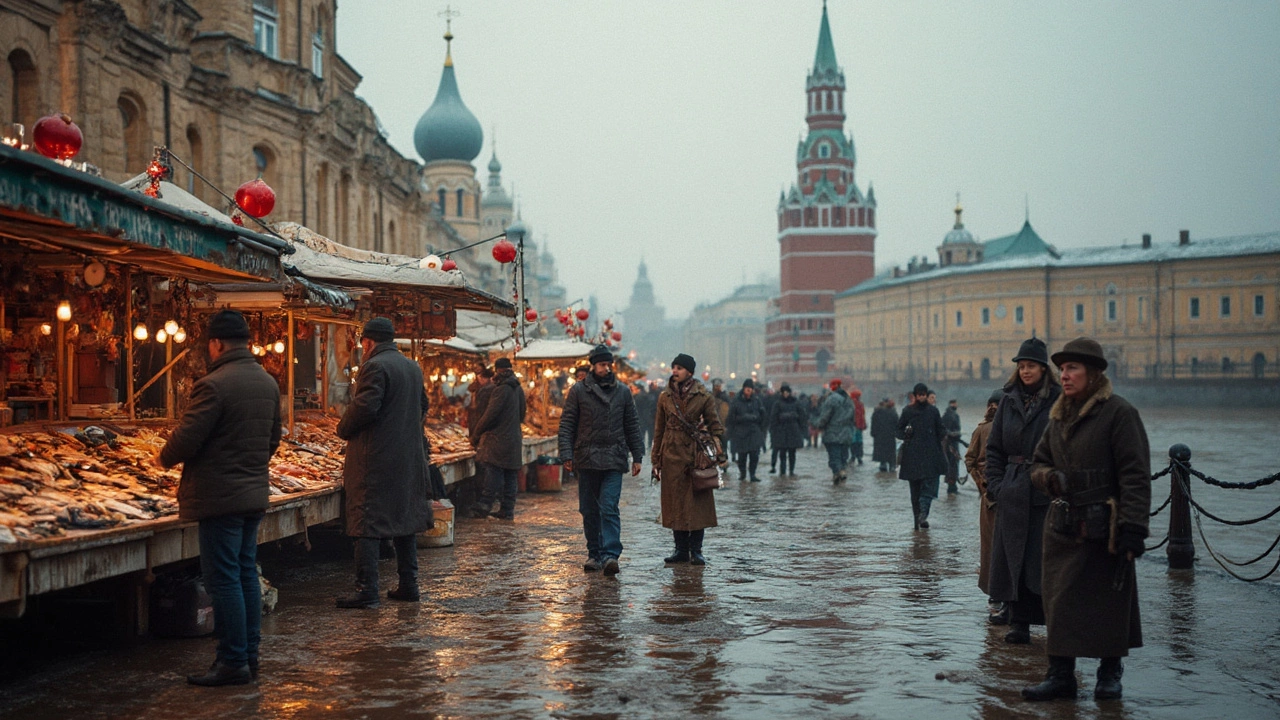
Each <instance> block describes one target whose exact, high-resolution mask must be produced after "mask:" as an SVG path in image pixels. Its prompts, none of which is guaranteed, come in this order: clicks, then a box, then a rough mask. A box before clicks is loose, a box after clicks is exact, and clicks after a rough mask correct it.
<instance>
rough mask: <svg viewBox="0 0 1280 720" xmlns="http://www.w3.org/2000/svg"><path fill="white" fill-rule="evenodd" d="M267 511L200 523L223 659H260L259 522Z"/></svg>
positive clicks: (237, 662)
mask: <svg viewBox="0 0 1280 720" xmlns="http://www.w3.org/2000/svg"><path fill="white" fill-rule="evenodd" d="M262 515H263V513H260V512H259V513H249V514H246V515H224V516H222V517H215V518H206V519H204V520H201V521H200V571H201V572H202V573H203V574H204V587H205V590H206V591H208V593H209V596H210V597H211V598H213V626H214V632H215V633H216V634H217V636H218V661H219V662H222V663H223V664H225V665H230V666H232V667H244V665H245V663H247V662H249V660H250V658H252V659H254V660H257V658H258V641H259V640H260V639H261V637H262V591H261V589H260V588H259V586H258V567H257V563H258V523H260V522H262Z"/></svg>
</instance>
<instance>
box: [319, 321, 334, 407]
mask: <svg viewBox="0 0 1280 720" xmlns="http://www.w3.org/2000/svg"><path fill="white" fill-rule="evenodd" d="M333 327H334V326H333V325H332V324H330V323H325V324H324V329H323V330H322V331H321V333H320V409H321V410H322V411H324V412H329V348H330V347H331V346H332V345H333V340H332V339H331V338H330V337H329V335H330V333H332V332H333Z"/></svg>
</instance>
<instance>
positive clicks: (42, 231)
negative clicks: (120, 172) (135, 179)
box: [0, 145, 293, 282]
mask: <svg viewBox="0 0 1280 720" xmlns="http://www.w3.org/2000/svg"><path fill="white" fill-rule="evenodd" d="M162 196H163V192H162ZM0 238H5V239H8V240H12V241H15V242H17V243H20V244H22V245H23V246H25V247H27V248H30V249H31V250H33V251H35V252H37V253H48V254H51V255H59V254H61V255H65V254H71V255H77V256H83V257H94V258H97V259H100V260H104V261H110V262H116V263H124V264H129V265H134V266H137V267H139V268H141V269H142V270H144V271H147V272H153V273H157V274H164V275H172V276H175V277H186V278H190V279H194V280H204V281H208V282H235V281H245V280H279V279H280V278H281V277H282V269H281V266H280V261H279V256H280V255H281V254H287V253H289V252H292V250H293V248H292V246H291V245H289V244H288V243H285V242H282V241H280V240H279V239H277V238H274V237H271V236H269V235H263V234H261V233H256V232H253V231H252V230H248V229H246V228H241V227H238V226H236V225H232V224H230V223H227V222H223V221H222V220H219V219H217V218H215V217H211V216H207V215H202V214H199V213H196V212H192V211H191V210H188V209H183V208H181V207H177V206H175V205H172V204H170V203H167V202H166V201H165V200H164V198H163V197H161V198H151V197H147V196H146V195H143V194H141V193H138V192H133V191H131V190H127V189H125V188H123V187H121V186H119V185H116V184H115V183H112V182H110V181H108V180H104V179H102V178H99V177H94V176H92V175H89V174H87V173H84V172H81V171H79V170H74V169H71V168H68V167H64V166H63V165H61V164H59V163H56V162H53V161H52V160H49V159H47V158H44V157H41V156H39V155H36V154H35V153H31V152H24V151H21V150H17V149H14V148H11V147H8V146H3V145H0Z"/></svg>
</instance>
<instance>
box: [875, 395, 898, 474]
mask: <svg viewBox="0 0 1280 720" xmlns="http://www.w3.org/2000/svg"><path fill="white" fill-rule="evenodd" d="M897 433H898V411H897V410H894V409H893V401H892V400H890V399H889V398H885V399H883V400H881V401H880V404H879V405H877V406H876V409H875V412H873V413H871V441H872V443H873V444H872V449H871V461H872V462H876V463H879V464H880V472H893V471H895V470H897V469H898V442H897Z"/></svg>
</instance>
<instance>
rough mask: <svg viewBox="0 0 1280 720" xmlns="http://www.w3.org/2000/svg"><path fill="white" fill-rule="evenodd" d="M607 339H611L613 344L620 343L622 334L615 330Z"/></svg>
mask: <svg viewBox="0 0 1280 720" xmlns="http://www.w3.org/2000/svg"><path fill="white" fill-rule="evenodd" d="M609 337H611V338H613V341H614V342H622V333H620V332H618V331H617V330H614V331H613V334H612V335H610V336H609Z"/></svg>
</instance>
